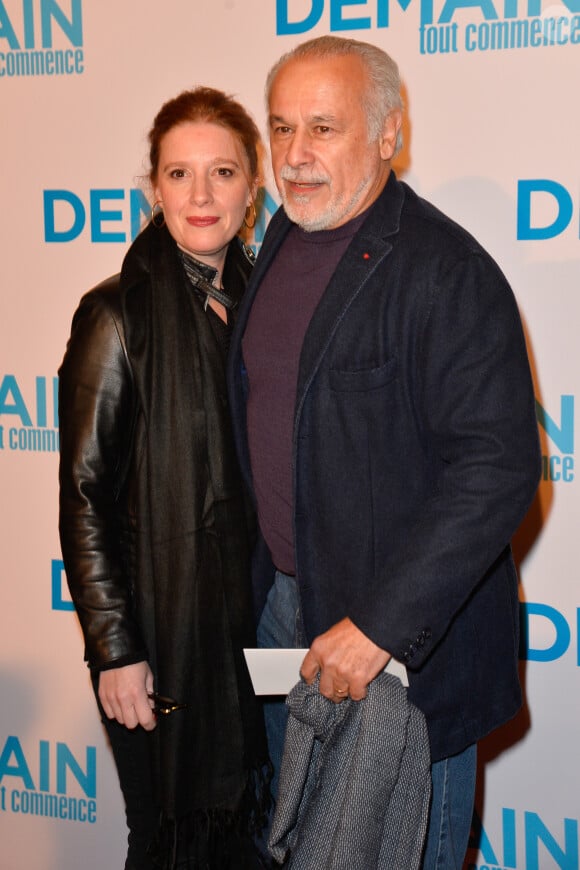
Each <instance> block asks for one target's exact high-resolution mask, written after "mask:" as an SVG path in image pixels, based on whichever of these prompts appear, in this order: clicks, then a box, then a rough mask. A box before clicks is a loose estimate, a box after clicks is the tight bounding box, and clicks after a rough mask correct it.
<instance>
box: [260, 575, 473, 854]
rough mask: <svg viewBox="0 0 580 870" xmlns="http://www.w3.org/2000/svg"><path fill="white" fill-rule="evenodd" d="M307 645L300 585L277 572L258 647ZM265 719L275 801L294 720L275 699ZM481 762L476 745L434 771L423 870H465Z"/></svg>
mask: <svg viewBox="0 0 580 870" xmlns="http://www.w3.org/2000/svg"><path fill="white" fill-rule="evenodd" d="M306 645H307V644H306V641H305V635H304V629H303V626H302V618H301V614H300V599H299V596H298V587H297V583H296V580H295V578H294V577H289V576H287V575H286V574H282V573H281V572H279V571H277V572H276V577H275V580H274V585H273V586H272V588H271V590H270V593H269V595H268V600H267V602H266V606H265V608H264V611H263V613H262V616H261V618H260V623H259V625H258V646H260V647H264V648H266V649H272V648H289V647H303V646H306ZM264 715H265V719H266V733H267V736H268V746H269V750H270V758H271V759H272V764H273V765H274V778H273V780H272V792H273V794H274V796H275V795H276V793H277V789H278V776H279V772H280V764H281V762H282V752H283V749H284V734H285V731H286V721H287V718H288V711H287V707H286V704H285V703H284V701H283V700H280V699H277V700H276V699H269V700H267V701H265V703H264ZM476 761H477V748H476V745H475V744H473V745H472V746H468V747H467V749H465V750H464V751H463V752H460V753H459V754H458V755H453V756H451V757H449V758H444V759H442V760H441V761H436V762H435V763H434V764H432V765H431V780H432V786H433V788H432V796H431V809H430V812H429V824H428V828H427V837H426V841H425V851H424V857H423V863H422V870H461V868H462V866H463V859H464V857H465V853H466V851H467V844H468V840H469V832H470V829H471V818H472V815H473V803H474V797H475V774H476Z"/></svg>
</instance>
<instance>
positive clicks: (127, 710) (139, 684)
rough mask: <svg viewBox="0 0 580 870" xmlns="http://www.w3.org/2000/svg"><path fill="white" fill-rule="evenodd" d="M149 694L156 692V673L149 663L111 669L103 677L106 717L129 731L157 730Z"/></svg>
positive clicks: (102, 687)
mask: <svg viewBox="0 0 580 870" xmlns="http://www.w3.org/2000/svg"><path fill="white" fill-rule="evenodd" d="M149 692H153V672H152V671H151V668H150V667H149V665H148V663H147V662H137V663H136V664H134V665H125V667H123V668H111V670H108V671H101V673H100V675H99V699H100V701H101V704H102V705H103V709H104V711H105V713H106V715H107V716H108V717H109V719H116V720H117V722H120V723H121V725H125V726H126V727H127V728H136V727H137V725H141V727H142V728H144V729H145V730H146V731H152V730H153V729H154V728H155V726H156V724H157V720H156V719H155V715H154V713H153V710H152V707H153V702H152V701H151V700H150V699H149V697H148V693H149Z"/></svg>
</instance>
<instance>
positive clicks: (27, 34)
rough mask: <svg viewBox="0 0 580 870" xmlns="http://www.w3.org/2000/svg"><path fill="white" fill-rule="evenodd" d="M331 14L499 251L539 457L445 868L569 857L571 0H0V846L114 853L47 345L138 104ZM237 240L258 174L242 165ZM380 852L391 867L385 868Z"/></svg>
mask: <svg viewBox="0 0 580 870" xmlns="http://www.w3.org/2000/svg"><path fill="white" fill-rule="evenodd" d="M325 33H334V34H337V35H342V36H349V37H354V38H357V39H363V40H367V41H369V42H374V43H376V44H377V45H379V46H381V47H382V48H384V49H386V50H387V51H388V52H390V53H391V54H392V55H393V56H394V58H395V59H396V60H397V61H398V63H399V65H400V68H401V72H402V76H403V79H404V97H405V104H406V107H407V118H406V122H405V138H406V144H405V149H404V152H403V153H402V154H401V155H400V157H399V159H398V165H397V170H398V172H399V174H400V175H401V176H402V177H404V178H405V179H406V180H407V181H408V182H409V183H410V184H411V185H412V186H413V187H414V188H415V189H416V190H417V191H418V192H419V193H420V194H421V195H423V196H425V197H426V198H428V199H430V200H432V201H433V202H435V204H437V205H438V206H439V207H440V208H442V209H443V210H444V211H446V212H447V213H448V214H449V215H451V216H452V217H453V218H455V219H456V220H458V221H459V222H460V223H462V224H463V225H464V226H466V227H467V228H468V229H469V230H470V231H471V232H472V233H474V235H475V236H476V237H477V238H478V239H479V240H480V241H481V242H482V243H483V244H484V246H485V247H487V248H488V249H489V251H490V252H491V253H492V254H493V255H494V257H495V258H496V259H497V260H498V261H499V263H500V265H501V266H502V268H503V270H504V271H505V273H506V274H507V276H508V278H509V280H510V282H511V284H512V286H513V288H514V291H515V294H516V297H517V299H518V303H519V305H520V309H521V313H522V318H523V321H524V325H525V329H526V334H527V338H528V342H529V352H530V357H531V360H532V366H533V371H534V378H535V389H536V398H537V417H538V426H539V432H540V436H541V441H542V452H543V475H542V482H541V486H540V490H539V493H538V497H537V499H536V501H535V503H534V505H533V507H532V509H531V511H530V513H529V515H528V517H527V519H526V521H525V524H524V526H523V527H522V529H521V530H520V532H519V533H518V536H517V539H516V541H515V550H516V553H517V557H518V563H519V566H520V574H521V616H522V629H523V639H522V650H521V659H522V661H521V669H522V680H523V684H524V687H525V696H526V704H525V707H524V709H523V710H522V712H521V714H520V715H519V716H518V717H517V719H516V720H514V721H513V722H512V723H510V724H509V726H508V727H506V728H504V729H503V730H502V731H501V732H498V733H497V734H496V735H494V736H493V738H492V739H490V740H488V741H486V742H485V743H484V744H483V746H482V749H481V764H480V772H479V779H478V794H477V808H476V816H475V819H474V830H473V836H472V842H471V848H470V851H469V855H468V860H467V861H466V865H465V868H466V870H508V868H509V870H552V868H555V870H556V868H557V870H579V857H578V854H579V830H578V826H579V818H580V791H579V787H578V783H579V781H580V750H579V738H580V691H579V688H580V685H579V673H580V637H579V636H580V596H579V593H578V589H579V584H578V573H579V570H578V563H579V537H580V509H579V501H580V492H579V482H578V478H577V470H576V467H575V458H576V457H575V446H576V439H575V432H576V423H577V395H578V392H579V388H580V341H579V336H578V331H579V328H580V316H579V315H580V297H579V294H578V290H579V278H580V268H579V267H580V163H579V161H578V153H579V150H580V136H579V133H580V120H579V115H578V82H579V81H580V2H579V0H564V2H559V0H213V2H211V3H202V2H199V0H171V2H167V3H159V2H157V0H139V2H137V0H125V2H122V3H119V2H117V0H98V2H97V0H0V124H1V134H0V136H1V138H0V143H1V144H0V149H1V150H0V154H1V173H2V206H1V208H0V243H1V251H2V259H1V275H2V281H1V291H0V306H1V309H0V480H1V488H0V496H1V508H0V510H1V523H0V560H1V561H0V564H1V566H2V567H1V577H0V866H1V867H2V868H3V870H22V868H26V870H79V868H82V870H97V868H99V870H100V868H103V867H110V868H120V867H121V866H122V865H123V860H124V852H125V838H126V831H125V826H124V819H123V807H122V802H121V797H120V794H119V789H118V784H117V779H116V774H115V770H114V767H113V763H112V760H111V757H110V753H109V749H108V747H107V744H106V741H105V739H104V736H103V732H102V729H101V725H100V723H99V721H98V718H97V715H96V709H95V705H94V700H93V698H92V695H91V691H90V688H89V679H88V673H87V670H86V668H85V666H84V664H83V661H82V656H83V646H82V639H81V635H80V631H79V628H78V625H77V621H76V616H75V614H74V611H73V608H72V604H71V602H70V599H69V596H68V592H67V587H66V581H65V577H64V573H63V566H62V561H61V555H60V552H59V542H58V534H57V467H58V449H59V444H58V406H57V375H56V372H57V369H58V366H59V364H60V361H61V359H62V355H63V351H64V347H65V344H66V340H67V337H68V334H69V329H70V322H71V316H72V314H73V311H74V309H75V307H76V304H77V302H78V299H79V297H80V296H81V294H82V293H83V292H84V291H85V290H86V289H88V288H89V287H91V286H92V285H94V284H95V283H97V282H98V281H100V280H102V279H103V278H105V277H106V276H108V275H110V274H112V273H114V272H116V271H118V269H119V267H120V264H121V260H122V257H123V255H124V252H125V251H126V249H127V247H128V245H129V244H130V242H131V240H132V238H134V236H135V235H136V233H137V232H138V231H139V228H140V226H141V225H142V222H143V220H145V219H146V216H147V215H148V212H149V207H150V206H149V192H148V190H147V186H146V179H145V176H146V173H147V160H146V153H147V141H146V136H147V132H148V130H149V127H150V124H151V121H152V119H153V117H154V115H155V114H156V112H157V110H158V108H159V107H160V106H161V104H162V103H163V102H164V101H165V100H166V99H168V98H170V97H172V96H174V95H176V94H177V93H178V92H179V91H181V90H183V89H184V88H189V87H192V86H195V85H198V84H208V85H213V86H216V87H219V88H222V89H224V90H226V91H228V92H230V93H234V94H235V95H236V96H237V97H238V99H239V100H240V101H241V102H243V103H244V104H245V105H246V106H247V107H248V108H249V109H250V111H251V112H252V113H253V114H254V116H255V118H256V120H257V121H258V124H259V126H260V127H261V129H264V128H265V113H264V108H263V98H262V94H263V84H264V79H265V76H266V73H267V71H268V69H269V68H270V66H271V65H272V63H273V62H274V61H275V60H276V59H277V58H278V57H279V56H280V54H282V53H283V52H284V51H286V50H288V49H289V48H291V47H292V46H294V45H295V44H296V43H298V42H300V41H303V40H304V39H308V38H311V37H313V36H318V35H322V34H325ZM264 188H265V189H264V208H263V210H262V213H261V216H260V219H259V221H258V223H257V225H256V228H255V231H254V238H253V244H254V245H255V247H256V249H259V247H260V243H261V240H262V238H263V234H264V230H265V227H266V225H267V222H268V220H269V219H270V217H271V215H272V214H273V212H274V211H275V209H276V208H277V203H278V199H277V193H276V190H275V187H274V185H273V183H272V181H271V176H270V175H268V174H266V175H265V181H264ZM393 870H396V868H393Z"/></svg>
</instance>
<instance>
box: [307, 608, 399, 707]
mask: <svg viewBox="0 0 580 870" xmlns="http://www.w3.org/2000/svg"><path fill="white" fill-rule="evenodd" d="M390 658H391V654H390V653H388V652H386V651H385V650H384V649H381V648H380V647H379V646H377V645H376V643H373V641H372V640H370V638H368V637H367V636H366V634H363V632H362V631H361V630H360V629H359V628H357V627H356V625H355V624H354V622H352V621H351V620H350V619H348V618H346V619H342V620H341V621H340V622H337V623H336V625H333V626H332V628H330V629H329V630H328V631H326V632H324V634H321V635H319V636H318V637H317V638H315V640H314V641H313V643H312V646H311V647H310V649H309V650H308V652H307V653H306V656H305V658H304V661H303V662H302V667H301V668H300V673H301V674H302V677H303V678H304V679H305V680H306V682H307V683H313V682H314V680H315V679H316V675H317V674H318V673H319V672H320V692H321V694H322V695H324V696H325V697H326V698H329V699H330V700H331V701H334V702H335V703H338V702H339V701H343V700H344V699H345V698H346V697H347V696H348V695H350V697H351V698H352V699H353V701H360V700H361V699H362V698H365V697H366V694H367V686H368V684H369V683H370V682H371V680H373V679H374V678H375V677H376V676H377V674H380V673H381V671H383V670H384V669H385V667H386V666H387V663H388V661H389V659H390Z"/></svg>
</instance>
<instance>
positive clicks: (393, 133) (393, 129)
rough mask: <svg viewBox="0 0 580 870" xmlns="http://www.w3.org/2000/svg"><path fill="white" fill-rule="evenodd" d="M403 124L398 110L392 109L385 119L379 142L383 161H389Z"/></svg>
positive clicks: (392, 155)
mask: <svg viewBox="0 0 580 870" xmlns="http://www.w3.org/2000/svg"><path fill="white" fill-rule="evenodd" d="M402 123H403V115H402V112H401V110H400V109H393V110H392V111H391V112H389V114H388V115H387V117H386V118H385V123H384V124H383V131H382V133H381V140H380V152H381V157H382V158H383V160H391V159H392V158H393V157H394V155H395V151H396V147H397V136H398V134H399V130H400V129H401V124H402Z"/></svg>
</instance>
